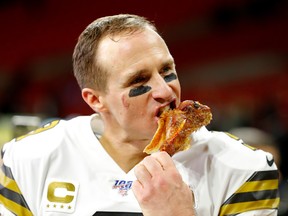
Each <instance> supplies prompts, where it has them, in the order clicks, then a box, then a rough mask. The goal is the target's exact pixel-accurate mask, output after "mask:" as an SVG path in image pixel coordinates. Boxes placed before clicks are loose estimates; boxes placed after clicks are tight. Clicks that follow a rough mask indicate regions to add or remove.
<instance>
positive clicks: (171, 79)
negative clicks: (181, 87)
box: [164, 73, 177, 83]
mask: <svg viewBox="0 0 288 216" xmlns="http://www.w3.org/2000/svg"><path fill="white" fill-rule="evenodd" d="M176 79H177V75H176V74H174V73H171V74H169V75H167V76H165V77H164V80H165V82H167V83H168V82H171V81H173V80H176Z"/></svg>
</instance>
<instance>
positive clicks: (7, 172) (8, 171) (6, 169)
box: [1, 164, 14, 180]
mask: <svg viewBox="0 0 288 216" xmlns="http://www.w3.org/2000/svg"><path fill="white" fill-rule="evenodd" d="M1 170H2V172H3V173H4V174H5V176H6V177H8V178H10V179H13V180H14V177H13V175H12V171H11V169H10V167H7V166H5V164H2V167H1Z"/></svg>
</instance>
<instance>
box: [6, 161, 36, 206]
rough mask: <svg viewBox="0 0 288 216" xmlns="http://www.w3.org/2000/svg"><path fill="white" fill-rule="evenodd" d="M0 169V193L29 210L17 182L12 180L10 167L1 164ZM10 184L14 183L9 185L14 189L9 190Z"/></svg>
mask: <svg viewBox="0 0 288 216" xmlns="http://www.w3.org/2000/svg"><path fill="white" fill-rule="evenodd" d="M1 170H2V172H3V173H1V171H0V194H1V195H2V196H3V197H5V198H6V199H8V200H11V201H13V202H15V203H17V204H18V205H21V206H23V207H24V208H26V209H28V210H29V211H30V209H29V206H28V204H27V203H26V201H25V199H24V197H23V195H22V194H21V191H20V189H19V187H18V185H17V183H16V182H15V180H14V177H13V174H12V171H11V169H10V167H8V166H5V164H2V166H1ZM10 185H14V186H11V187H13V188H14V190H15V191H13V190H11V188H10ZM9 188H10V189H9Z"/></svg>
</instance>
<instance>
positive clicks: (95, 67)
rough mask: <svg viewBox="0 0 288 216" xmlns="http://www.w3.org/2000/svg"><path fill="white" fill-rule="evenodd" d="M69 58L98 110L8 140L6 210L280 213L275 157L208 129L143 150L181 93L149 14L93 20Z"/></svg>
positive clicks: (149, 215) (190, 215)
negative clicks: (173, 145)
mask: <svg viewBox="0 0 288 216" xmlns="http://www.w3.org/2000/svg"><path fill="white" fill-rule="evenodd" d="M73 65H74V73H75V76H76V78H77V81H78V83H79V85H80V88H81V90H82V97H83V99H84V100H85V101H86V103H87V104H88V105H89V106H90V107H91V108H92V109H93V110H94V111H95V112H96V113H98V114H94V115H92V116H82V117H77V118H74V119H71V120H69V121H63V120H62V121H54V122H52V123H50V124H48V125H45V126H44V127H43V128H40V129H38V130H36V131H34V132H32V133H30V134H28V135H25V136H22V137H19V138H17V139H15V140H12V141H11V142H10V143H8V144H6V145H5V146H4V148H3V152H2V155H3V162H4V164H3V168H2V179H1V184H2V190H1V196H0V202H1V203H2V214H3V215H6V214H7V215H9V214H8V213H7V212H13V213H14V214H16V215H17V214H18V215H81V216H82V215H95V216H99V215H118V216H119V215H128V216H129V215H142V213H143V215H145V216H159V215H165V216H175V215H181V216H194V215H201V216H208V215H211V216H212V215H213V216H216V215H236V214H239V215H261V216H263V215H276V214H277V210H276V209H277V206H278V203H279V198H278V193H277V187H278V172H277V169H276V166H275V164H274V163H273V162H272V158H270V157H268V156H269V155H268V154H266V153H264V152H262V151H255V150H254V149H251V148H248V147H246V146H245V145H243V144H242V143H241V141H239V140H238V141H237V140H235V139H233V138H231V137H229V136H228V135H226V134H224V133H221V132H214V133H212V132H209V131H207V129H206V128H205V127H203V128H201V129H200V130H199V131H197V132H196V133H194V134H193V135H192V142H191V148H190V149H189V150H187V151H183V152H179V153H177V154H175V155H174V156H173V157H172V158H171V157H170V156H169V155H168V154H167V153H166V152H157V153H155V154H153V155H151V156H148V155H146V154H145V153H143V149H144V148H145V146H146V145H148V143H149V142H150V140H151V138H152V137H153V135H154V133H155V131H156V129H157V120H158V119H159V117H158V116H159V114H160V113H161V110H163V107H171V108H172V107H175V106H178V105H179V103H180V94H181V90H180V84H179V81H178V77H177V73H176V70H175V62H174V59H173V57H172V55H171V54H170V52H169V50H168V48H167V46H166V44H165V42H164V41H163V39H162V38H161V37H160V36H159V34H158V33H157V31H156V28H155V27H154V25H152V24H151V23H150V22H148V21H147V20H146V19H145V18H143V17H139V16H135V15H129V14H127V15H126V14H123V15H116V16H110V17H103V18H100V19H98V20H96V21H94V22H93V23H91V24H90V25H89V26H88V27H87V28H86V29H85V30H84V31H83V33H82V34H81V35H80V37H79V40H78V43H77V45H76V47H75V50H74V55H73ZM10 215H12V214H10Z"/></svg>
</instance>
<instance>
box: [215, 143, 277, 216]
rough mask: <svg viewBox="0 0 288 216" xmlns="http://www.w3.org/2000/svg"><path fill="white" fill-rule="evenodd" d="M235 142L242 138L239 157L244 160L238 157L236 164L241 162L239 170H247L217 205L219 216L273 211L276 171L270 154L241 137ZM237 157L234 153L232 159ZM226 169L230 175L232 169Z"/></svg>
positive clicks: (275, 213)
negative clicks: (245, 141) (244, 175)
mask: <svg viewBox="0 0 288 216" xmlns="http://www.w3.org/2000/svg"><path fill="white" fill-rule="evenodd" d="M239 142H242V143H241V145H242V146H243V150H242V157H243V158H245V159H244V160H246V161H244V160H239V161H240V163H239V165H238V167H241V166H244V167H245V169H243V172H244V173H245V172H247V171H245V170H248V171H249V172H247V174H248V175H246V177H245V178H243V182H242V183H241V184H239V187H238V188H237V189H236V191H235V190H234V191H232V194H230V195H229V196H228V198H227V199H226V200H225V201H224V203H223V204H222V205H221V208H220V213H219V216H225V215H241V216H250V215H253V216H260V215H261V216H266V215H267V216H268V215H277V211H278V210H277V209H278V207H279V203H280V198H279V191H278V185H279V172H278V169H277V167H276V165H275V163H274V159H273V156H272V155H271V154H270V153H268V152H264V151H262V150H258V149H255V148H252V147H250V146H248V145H246V144H245V143H243V141H241V140H239ZM237 157H238V156H236V155H234V158H235V160H237ZM239 157H241V156H239ZM241 163H242V164H246V165H242V164H241ZM234 168H235V167H234ZM229 172H230V173H231V175H233V169H231V171H229ZM241 172H242V171H241ZM249 173H250V174H249Z"/></svg>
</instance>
